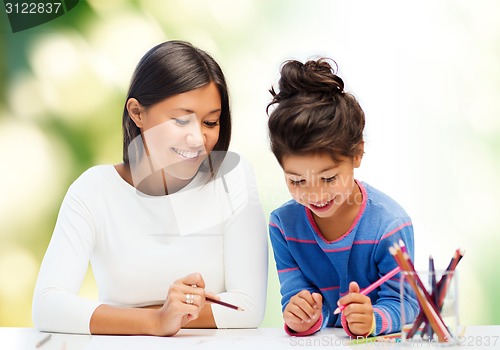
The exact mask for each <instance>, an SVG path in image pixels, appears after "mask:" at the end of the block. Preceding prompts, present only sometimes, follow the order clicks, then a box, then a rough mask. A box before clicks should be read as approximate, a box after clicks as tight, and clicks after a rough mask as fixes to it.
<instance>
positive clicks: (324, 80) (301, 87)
mask: <svg viewBox="0 0 500 350" xmlns="http://www.w3.org/2000/svg"><path fill="white" fill-rule="evenodd" d="M330 62H332V63H330ZM336 68H337V64H336V63H335V61H333V60H328V59H324V58H320V59H318V60H310V61H307V62H306V63H305V64H304V63H302V62H299V61H296V60H290V61H286V62H285V63H284V64H283V66H282V67H281V78H280V81H279V94H278V95H279V96H276V94H273V95H274V96H275V97H278V99H283V98H287V97H290V96H293V95H295V94H310V93H313V94H318V93H319V94H322V95H330V94H342V93H344V82H343V81H342V79H341V78H340V77H339V76H337V75H336V74H335V69H336ZM273 92H274V91H272V92H271V93H273Z"/></svg>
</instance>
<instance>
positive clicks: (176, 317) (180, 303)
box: [157, 273, 212, 336]
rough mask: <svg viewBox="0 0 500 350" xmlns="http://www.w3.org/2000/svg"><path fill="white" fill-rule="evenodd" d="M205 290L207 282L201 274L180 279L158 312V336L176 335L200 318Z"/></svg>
mask: <svg viewBox="0 0 500 350" xmlns="http://www.w3.org/2000/svg"><path fill="white" fill-rule="evenodd" d="M204 288H205V282H204V281H203V278H202V277H201V275H200V274H199V273H193V274H190V275H188V276H186V277H183V278H180V279H178V280H177V281H175V282H174V283H173V284H172V285H171V286H170V288H169V290H168V294H167V298H166V300H165V303H164V304H163V306H162V307H161V308H159V309H158V310H157V316H158V326H157V327H158V328H157V329H158V332H157V333H158V335H163V336H169V335H174V334H176V333H177V332H178V331H179V330H180V329H181V327H183V326H184V325H185V324H186V323H188V322H189V321H192V320H195V319H197V318H198V316H199V314H200V311H201V309H202V308H203V306H204V305H205V289H204ZM207 295H209V294H208V293H207ZM210 296H212V295H210Z"/></svg>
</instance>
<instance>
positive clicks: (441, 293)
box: [407, 249, 464, 338]
mask: <svg viewBox="0 0 500 350" xmlns="http://www.w3.org/2000/svg"><path fill="white" fill-rule="evenodd" d="M463 256H464V252H462V251H461V250H460V249H457V250H456V251H455V254H454V255H453V257H452V259H451V261H450V263H449V264H448V267H447V268H446V272H448V273H447V274H446V275H445V276H442V277H441V279H440V280H439V282H438V284H437V290H436V293H437V295H438V301H437V305H436V306H437V309H438V310H439V312H441V308H442V307H443V304H444V298H445V296H446V292H447V289H448V287H449V284H450V283H451V279H452V277H453V271H455V268H456V267H457V265H458V263H459V262H460V260H461V259H462V257H463ZM423 322H424V323H425V322H426V319H425V315H424V313H423V312H422V310H421V311H420V313H419V314H418V316H417V318H416V319H415V321H414V322H413V327H412V328H411V329H410V331H409V332H408V334H407V337H408V338H412V337H413V336H414V335H415V333H416V332H417V330H418V329H419V327H420V325H421V324H422V323H423ZM422 334H424V333H423V332H422Z"/></svg>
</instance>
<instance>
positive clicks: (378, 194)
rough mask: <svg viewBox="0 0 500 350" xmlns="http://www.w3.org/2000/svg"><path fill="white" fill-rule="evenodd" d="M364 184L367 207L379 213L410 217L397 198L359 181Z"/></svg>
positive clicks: (361, 184)
mask: <svg viewBox="0 0 500 350" xmlns="http://www.w3.org/2000/svg"><path fill="white" fill-rule="evenodd" d="M358 183H359V184H360V186H362V191H363V190H364V193H365V194H366V197H367V208H369V209H370V210H374V211H376V212H378V213H379V214H385V215H390V216H401V217H408V214H407V213H406V210H405V209H404V208H403V207H402V205H401V204H399V203H398V202H397V201H396V200H395V199H393V198H392V197H391V196H389V195H388V194H387V193H385V192H383V191H381V190H379V189H377V188H375V187H373V186H371V185H369V184H368V183H366V182H364V181H358Z"/></svg>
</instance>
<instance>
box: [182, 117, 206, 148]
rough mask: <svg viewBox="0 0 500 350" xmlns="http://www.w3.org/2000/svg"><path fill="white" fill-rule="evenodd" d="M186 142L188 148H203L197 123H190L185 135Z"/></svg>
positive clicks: (201, 135)
mask: <svg viewBox="0 0 500 350" xmlns="http://www.w3.org/2000/svg"><path fill="white" fill-rule="evenodd" d="M186 142H187V144H188V146H189V147H192V148H196V147H200V146H203V144H204V142H203V134H202V132H201V129H200V126H199V125H198V124H197V123H192V124H191V125H190V127H189V129H188V133H187V135H186Z"/></svg>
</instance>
